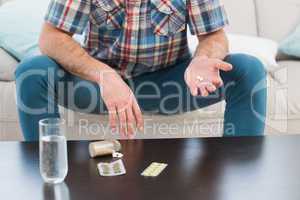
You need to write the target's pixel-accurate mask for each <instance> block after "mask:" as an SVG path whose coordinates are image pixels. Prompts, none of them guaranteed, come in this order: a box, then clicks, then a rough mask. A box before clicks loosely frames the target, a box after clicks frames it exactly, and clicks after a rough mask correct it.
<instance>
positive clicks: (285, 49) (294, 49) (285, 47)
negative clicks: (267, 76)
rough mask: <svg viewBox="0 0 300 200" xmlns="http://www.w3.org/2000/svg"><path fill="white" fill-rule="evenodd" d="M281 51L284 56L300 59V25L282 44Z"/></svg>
mask: <svg viewBox="0 0 300 200" xmlns="http://www.w3.org/2000/svg"><path fill="white" fill-rule="evenodd" d="M279 50H280V52H281V53H283V54H286V55H289V56H295V57H297V58H300V25H298V27H297V29H296V30H295V31H294V32H293V33H292V34H290V35H289V36H288V37H287V38H286V39H284V40H283V41H282V42H281V44H280V48H279Z"/></svg>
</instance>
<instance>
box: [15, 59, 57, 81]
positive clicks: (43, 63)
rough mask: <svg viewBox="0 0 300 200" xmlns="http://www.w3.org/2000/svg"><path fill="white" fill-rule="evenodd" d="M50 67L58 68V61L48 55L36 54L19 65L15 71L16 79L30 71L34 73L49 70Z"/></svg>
mask: <svg viewBox="0 0 300 200" xmlns="http://www.w3.org/2000/svg"><path fill="white" fill-rule="evenodd" d="M49 68H53V69H55V68H57V63H56V62H55V61H54V60H52V59H51V58H49V57H48V56H36V57H32V58H28V59H25V60H23V61H22V62H21V63H20V64H19V65H18V67H17V69H16V71H15V77H16V80H18V79H19V78H20V77H21V75H22V74H23V75H24V74H25V73H28V74H34V73H38V72H40V73H41V72H42V71H45V72H46V71H47V70H48V69H49Z"/></svg>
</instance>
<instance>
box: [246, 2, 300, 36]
mask: <svg viewBox="0 0 300 200" xmlns="http://www.w3.org/2000/svg"><path fill="white" fill-rule="evenodd" d="M256 5H257V15H258V26H259V35H260V36H262V37H267V38H271V39H273V40H276V41H281V40H282V39H284V38H285V37H286V36H287V35H288V34H290V33H291V32H292V31H293V30H294V29H295V27H296V26H297V25H298V24H299V22H300V1H299V0H288V1H274V0H258V1H256ZM241 8H244V7H241ZM242 12H243V10H242ZM241 21H243V20H241Z"/></svg>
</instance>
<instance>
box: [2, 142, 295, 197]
mask: <svg viewBox="0 0 300 200" xmlns="http://www.w3.org/2000/svg"><path fill="white" fill-rule="evenodd" d="M122 147H123V153H124V158H123V161H124V164H125V167H126V170H127V174H126V175H123V176H118V177H101V176H99V174H98V171H97V167H96V165H97V163H99V162H100V161H109V160H111V158H110V157H106V158H97V159H91V158H89V155H88V142H69V143H68V154H69V173H68V176H67V178H66V180H65V183H64V184H59V185H56V186H51V185H47V184H43V181H42V179H41V177H40V174H39V162H38V143H26V142H24V143H19V142H1V143H0V154H1V161H0V199H3V200H4V199H9V200H20V199H22V200H23V199H28V200H35V199H37V200H43V199H44V200H46V199H47V200H53V199H57V200H61V199H63V200H69V199H71V200H81V199H86V200H94V199H95V200H96V199H97V200H100V199H104V200H110V199H112V200H119V199H120V200H121V199H122V200H124V199H128V200H150V199H151V200H192V199H195V200H196V199H197V200H199V199H204V200H248V199H249V200H268V199H272V200H299V199H300V158H299V153H300V136H283V137H279V136H274V137H252V138H250V137H246V138H210V139H168V140H133V141H122ZM154 161H155V162H164V163H168V167H167V168H166V170H165V171H163V173H162V174H161V175H160V176H158V177H156V178H145V177H142V176H141V175H140V173H141V172H142V171H143V170H144V169H145V168H146V167H147V166H148V165H149V164H150V163H151V162H154Z"/></svg>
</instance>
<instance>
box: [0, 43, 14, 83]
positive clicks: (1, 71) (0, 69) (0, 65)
mask: <svg viewBox="0 0 300 200" xmlns="http://www.w3.org/2000/svg"><path fill="white" fill-rule="evenodd" d="M17 65H18V61H17V60H16V59H14V58H13V57H12V56H11V55H9V54H8V53H7V52H6V51H5V50H3V49H2V48H0V81H14V80H15V76H14V72H15V70H16V67H17Z"/></svg>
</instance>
